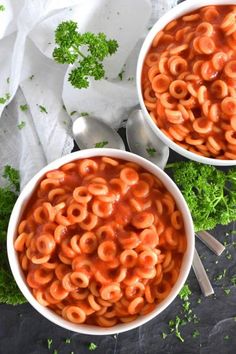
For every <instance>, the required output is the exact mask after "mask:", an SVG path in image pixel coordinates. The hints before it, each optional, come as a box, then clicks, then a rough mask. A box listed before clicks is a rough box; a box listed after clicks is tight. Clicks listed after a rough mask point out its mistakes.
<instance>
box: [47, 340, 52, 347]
mask: <svg viewBox="0 0 236 354" xmlns="http://www.w3.org/2000/svg"><path fill="white" fill-rule="evenodd" d="M52 342H53V341H52V339H51V338H48V339H47V343H48V349H51V346H52Z"/></svg>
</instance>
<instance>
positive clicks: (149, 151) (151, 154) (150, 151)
mask: <svg viewBox="0 0 236 354" xmlns="http://www.w3.org/2000/svg"><path fill="white" fill-rule="evenodd" d="M146 151H147V153H148V155H149V156H150V157H153V156H155V153H156V149H154V148H152V147H147V148H146Z"/></svg>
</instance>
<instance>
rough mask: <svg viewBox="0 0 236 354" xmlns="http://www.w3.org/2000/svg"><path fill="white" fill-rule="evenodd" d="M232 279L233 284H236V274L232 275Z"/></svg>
mask: <svg viewBox="0 0 236 354" xmlns="http://www.w3.org/2000/svg"><path fill="white" fill-rule="evenodd" d="M230 281H231V284H232V285H233V286H236V274H234V275H233V276H232V277H231V279H230Z"/></svg>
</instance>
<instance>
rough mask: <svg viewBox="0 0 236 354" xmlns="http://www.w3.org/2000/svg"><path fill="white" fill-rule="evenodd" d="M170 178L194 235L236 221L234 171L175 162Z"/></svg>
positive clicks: (234, 169)
mask: <svg viewBox="0 0 236 354" xmlns="http://www.w3.org/2000/svg"><path fill="white" fill-rule="evenodd" d="M166 168H171V169H172V171H173V178H174V181H175V182H176V184H177V185H178V186H179V187H180V189H181V191H182V193H183V195H184V197H185V200H186V202H187V204H188V206H189V209H190V211H191V214H192V217H193V222H194V228H195V231H201V230H211V229H213V228H214V227H215V226H216V225H218V224H222V225H227V224H229V223H230V222H231V221H234V220H236V168H232V169H230V170H228V171H227V172H223V171H221V170H219V169H217V168H216V167H214V166H211V165H203V164H200V163H196V162H193V161H191V162H183V161H182V162H175V163H173V164H169V165H167V166H166Z"/></svg>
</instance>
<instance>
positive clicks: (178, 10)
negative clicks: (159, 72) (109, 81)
mask: <svg viewBox="0 0 236 354" xmlns="http://www.w3.org/2000/svg"><path fill="white" fill-rule="evenodd" d="M235 4H236V2H235V0H186V1H184V2H182V3H180V4H179V5H177V6H175V7H174V8H173V9H171V10H170V11H168V12H167V13H166V14H164V15H163V16H162V17H161V18H160V19H159V20H158V21H157V22H156V23H155V24H154V26H153V27H152V29H151V31H150V32H149V33H148V35H147V37H146V39H145V41H144V43H143V45H142V48H141V51H140V54H139V58H138V64H137V72H136V83H137V90H138V97H139V102H140V105H141V108H142V111H143V113H144V116H145V118H146V121H147V123H148V124H149V126H150V127H151V129H152V130H153V132H154V133H155V134H156V135H157V136H158V137H159V138H160V139H161V140H162V141H163V142H164V143H165V144H166V145H168V146H169V147H170V148H171V149H172V150H174V151H176V152H178V153H179V154H180V155H182V156H185V157H187V158H188V159H190V160H194V161H197V162H202V163H205V164H209V165H215V166H235V165H236V160H219V159H214V158H208V157H204V156H200V155H197V154H195V153H193V152H191V151H188V150H186V149H184V148H182V147H181V146H180V145H178V144H176V143H175V142H173V141H172V140H171V139H169V138H168V137H167V136H166V135H165V134H164V133H163V132H162V131H161V130H160V129H159V128H158V127H157V125H156V124H155V123H154V122H153V120H152V119H151V117H150V115H149V113H148V110H147V109H146V107H145V104H144V100H143V95H142V88H141V74H142V68H143V63H144V60H145V57H146V55H147V52H148V50H149V48H150V47H151V44H152V41H153V39H154V37H155V35H156V34H157V33H158V32H159V31H161V30H162V29H163V28H164V27H165V26H166V25H167V24H168V23H169V22H171V21H172V20H174V19H177V18H179V17H181V16H183V15H185V14H187V13H190V12H192V11H195V10H197V9H199V8H201V7H203V6H207V5H235Z"/></svg>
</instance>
